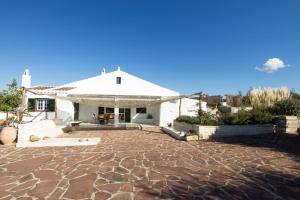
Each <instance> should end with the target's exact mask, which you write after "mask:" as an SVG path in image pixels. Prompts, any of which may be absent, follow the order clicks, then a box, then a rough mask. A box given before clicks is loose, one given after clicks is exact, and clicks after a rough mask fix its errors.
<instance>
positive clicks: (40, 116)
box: [23, 112, 55, 122]
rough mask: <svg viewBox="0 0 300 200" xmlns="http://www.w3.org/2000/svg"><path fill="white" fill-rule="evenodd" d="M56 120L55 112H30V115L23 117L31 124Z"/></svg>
mask: <svg viewBox="0 0 300 200" xmlns="http://www.w3.org/2000/svg"><path fill="white" fill-rule="evenodd" d="M54 118H55V112H47V113H46V112H42V113H41V112H29V114H28V115H25V116H24V117H23V121H25V122H30V121H34V122H36V121H40V120H45V119H54Z"/></svg>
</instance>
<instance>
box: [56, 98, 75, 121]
mask: <svg viewBox="0 0 300 200" xmlns="http://www.w3.org/2000/svg"><path fill="white" fill-rule="evenodd" d="M55 103H56V109H57V110H56V111H57V118H58V119H62V120H63V122H69V121H72V120H74V104H73V103H72V102H71V101H66V100H62V99H56V102H55Z"/></svg>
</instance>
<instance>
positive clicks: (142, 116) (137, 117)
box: [131, 104, 160, 125]
mask: <svg viewBox="0 0 300 200" xmlns="http://www.w3.org/2000/svg"><path fill="white" fill-rule="evenodd" d="M146 109H147V113H136V108H131V122H132V123H139V124H156V125H158V124H159V109H160V105H159V104H157V105H151V106H146ZM148 114H150V115H152V117H153V119H147V116H148Z"/></svg>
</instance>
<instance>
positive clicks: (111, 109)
mask: <svg viewBox="0 0 300 200" xmlns="http://www.w3.org/2000/svg"><path fill="white" fill-rule="evenodd" d="M114 112H115V109H114V108H106V113H114Z"/></svg>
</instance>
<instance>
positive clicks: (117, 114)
mask: <svg viewBox="0 0 300 200" xmlns="http://www.w3.org/2000/svg"><path fill="white" fill-rule="evenodd" d="M114 114H115V117H114V125H115V126H117V125H118V124H119V108H117V107H115V109H114Z"/></svg>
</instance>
